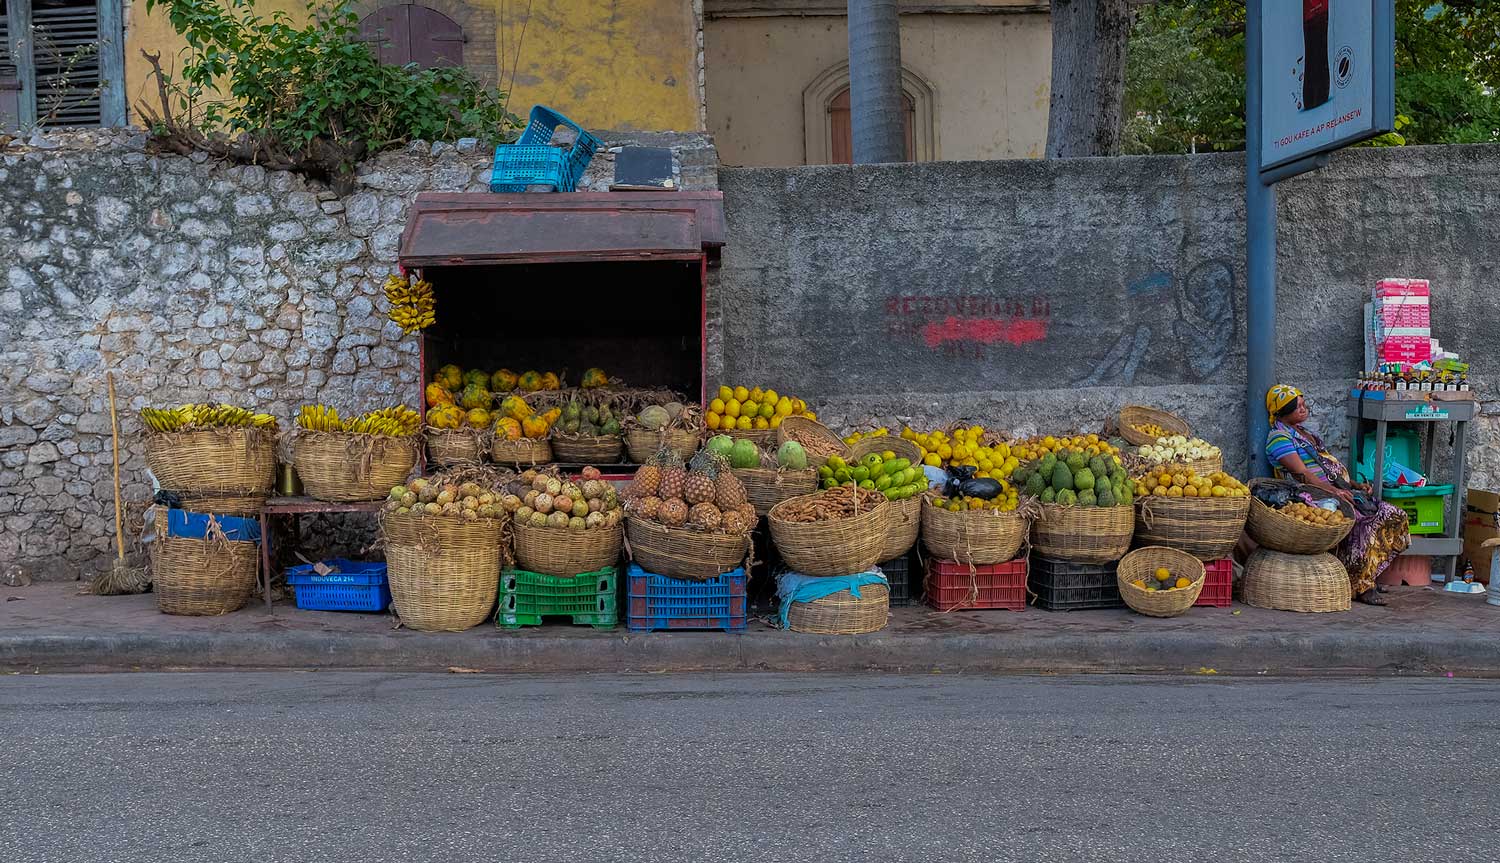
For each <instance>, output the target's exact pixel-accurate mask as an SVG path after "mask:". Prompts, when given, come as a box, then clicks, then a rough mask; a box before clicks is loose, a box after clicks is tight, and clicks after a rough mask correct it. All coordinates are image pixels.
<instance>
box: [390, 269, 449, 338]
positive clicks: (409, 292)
mask: <svg viewBox="0 0 1500 863" xmlns="http://www.w3.org/2000/svg"><path fill="white" fill-rule="evenodd" d="M385 299H386V302H387V303H389V304H390V307H391V310H390V312H388V315H389V317H390V319H391V320H392V321H394V322H395V323H396V325H397V326H399V327H401V332H403V333H406V334H407V335H410V334H412V333H414V332H417V331H418V330H422V329H426V328H427V327H430V326H432V324H433V323H434V322H435V321H436V320H437V315H436V308H437V305H436V302H435V301H434V299H433V296H432V284H431V283H430V282H428V281H427V280H426V279H412V278H408V277H407V276H404V275H402V274H401V273H391V274H390V275H389V276H388V277H386V280H385Z"/></svg>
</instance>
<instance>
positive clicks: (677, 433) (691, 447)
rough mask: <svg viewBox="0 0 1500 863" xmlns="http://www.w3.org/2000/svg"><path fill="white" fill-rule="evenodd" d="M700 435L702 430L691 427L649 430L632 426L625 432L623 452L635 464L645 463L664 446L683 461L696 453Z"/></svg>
mask: <svg viewBox="0 0 1500 863" xmlns="http://www.w3.org/2000/svg"><path fill="white" fill-rule="evenodd" d="M702 437H703V433H702V432H700V431H695V430H693V429H662V430H661V431H651V430H650V429H643V428H632V429H628V430H626V432H625V452H626V453H627V454H628V455H629V456H630V460H631V461H633V462H635V463H636V464H645V463H646V462H647V461H648V460H649V459H650V458H651V457H652V456H654V455H656V454H657V453H658V452H660V451H661V449H662V448H663V447H666V448H668V449H670V450H672V451H673V452H675V453H677V454H678V455H679V456H681V457H682V460H683V461H687V460H688V459H690V458H692V457H693V456H694V455H695V454H697V452H698V444H699V441H700V440H701V439H702Z"/></svg>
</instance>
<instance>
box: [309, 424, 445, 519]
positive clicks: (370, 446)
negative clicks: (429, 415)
mask: <svg viewBox="0 0 1500 863" xmlns="http://www.w3.org/2000/svg"><path fill="white" fill-rule="evenodd" d="M421 431H422V416H421V414H419V413H417V412H416V411H414V410H412V409H411V408H409V407H407V406H406V405H395V406H392V407H388V408H382V409H380V410H376V411H370V412H369V413H365V414H360V415H358V416H353V417H343V418H341V417H340V416H339V413H338V410H336V409H335V408H331V407H328V406H327V405H303V406H302V410H301V411H300V412H299V413H298V415H297V432H296V434H297V439H296V443H295V444H294V445H293V448H292V452H293V461H294V462H295V464H296V466H297V475H298V476H300V477H301V478H302V485H303V487H304V488H306V489H307V493H308V494H309V495H311V496H312V497H315V498H317V499H318V500H327V501H335V502H340V503H346V502H353V501H369V500H380V499H382V498H384V497H386V496H387V495H389V494H390V491H391V489H392V488H393V487H394V486H397V485H400V484H401V483H403V482H405V481H406V477H407V476H408V475H409V474H410V473H411V471H412V468H414V467H416V464H417V448H418V442H419V441H420V439H421V434H420V433H421Z"/></svg>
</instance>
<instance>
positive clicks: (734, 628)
mask: <svg viewBox="0 0 1500 863" xmlns="http://www.w3.org/2000/svg"><path fill="white" fill-rule="evenodd" d="M625 581H626V594H625V625H626V627H627V628H629V629H631V630H634V631H636V632H651V631H653V630H658V629H722V630H724V631H725V632H743V631H744V629H745V625H746V623H747V622H748V616H747V611H748V608H749V603H748V600H747V599H746V597H745V585H746V581H747V579H746V577H745V570H744V569H736V570H734V571H733V572H726V573H724V574H723V575H721V576H719V577H718V578H712V579H709V580H708V581H688V580H686V579H681V578H668V577H666V576H664V575H657V574H655V573H650V572H646V571H645V570H643V569H641V568H640V567H639V566H637V565H636V564H633V563H632V564H631V565H630V569H629V570H627V571H626V573H625Z"/></svg>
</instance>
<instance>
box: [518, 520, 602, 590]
mask: <svg viewBox="0 0 1500 863" xmlns="http://www.w3.org/2000/svg"><path fill="white" fill-rule="evenodd" d="M624 535H625V526H624V525H623V524H616V525H615V526H613V527H594V528H589V529H587V530H573V529H572V528H567V527H532V526H531V525H529V524H521V523H520V522H517V523H516V524H515V538H516V560H517V561H519V562H520V564H521V568H522V569H525V570H529V571H531V572H540V573H542V574H543V575H560V576H566V577H571V576H575V575H578V574H579V573H581V572H596V571H598V570H601V569H603V568H605V567H606V566H614V565H615V564H617V563H618V562H619V560H620V541H621V539H622V538H623V537H624Z"/></svg>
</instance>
